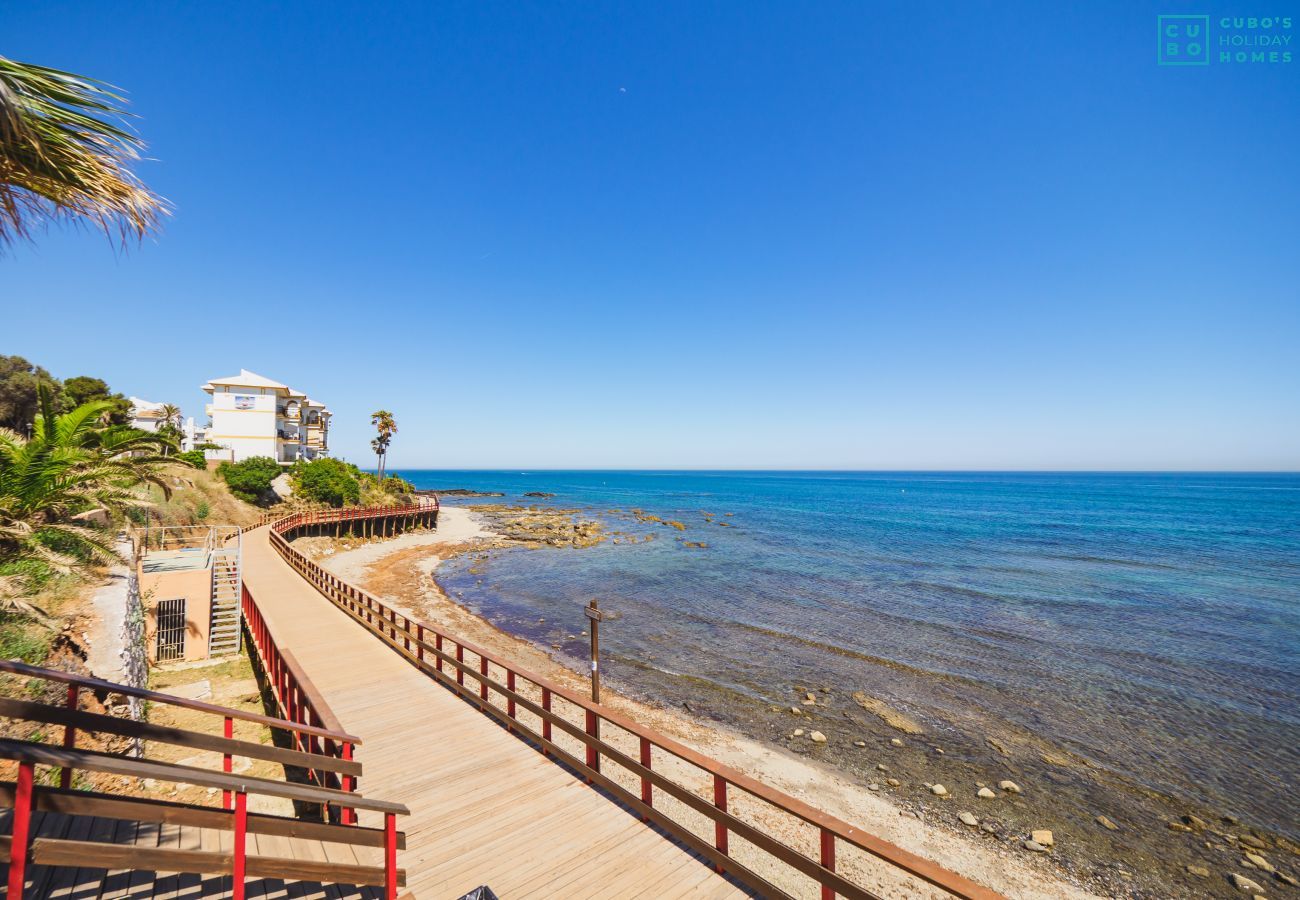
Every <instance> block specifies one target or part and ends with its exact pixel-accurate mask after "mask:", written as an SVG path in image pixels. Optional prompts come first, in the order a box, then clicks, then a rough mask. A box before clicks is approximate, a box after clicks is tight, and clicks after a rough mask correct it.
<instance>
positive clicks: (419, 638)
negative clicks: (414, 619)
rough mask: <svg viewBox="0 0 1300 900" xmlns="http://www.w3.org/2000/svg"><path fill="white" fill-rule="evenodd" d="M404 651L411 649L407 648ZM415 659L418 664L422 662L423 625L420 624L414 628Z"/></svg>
mask: <svg viewBox="0 0 1300 900" xmlns="http://www.w3.org/2000/svg"><path fill="white" fill-rule="evenodd" d="M406 649H408V650H409V649H411V648H410V647H407V648H406ZM415 658H416V659H418V660H419V661H420V662H424V625H422V624H417V625H416V626H415Z"/></svg>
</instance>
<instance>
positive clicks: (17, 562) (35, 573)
mask: <svg viewBox="0 0 1300 900" xmlns="http://www.w3.org/2000/svg"><path fill="white" fill-rule="evenodd" d="M54 575H55V572H54V570H53V569H51V568H50V565H49V563H47V562H45V560H43V559H10V560H5V561H4V562H0V578H17V579H18V580H19V581H20V582H21V583H22V585H23V587H24V588H26V589H27V591H29V592H32V593H34V592H36V591H39V590H40V589H41V588H43V587H45V585H46V584H48V583H49V581H50V579H51V578H53V577H54Z"/></svg>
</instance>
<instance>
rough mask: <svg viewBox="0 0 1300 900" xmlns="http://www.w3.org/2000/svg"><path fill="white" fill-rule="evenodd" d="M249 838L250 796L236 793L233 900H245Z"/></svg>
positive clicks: (231, 886)
mask: <svg viewBox="0 0 1300 900" xmlns="http://www.w3.org/2000/svg"><path fill="white" fill-rule="evenodd" d="M247 837H248V795H247V794H245V793H244V792H243V791H238V792H236V793H235V864H234V869H233V871H232V872H231V876H230V882H231V884H230V897H231V900H244V864H245V856H246V854H247V852H248V851H247V849H246V847H245V846H244V845H245V844H246V843H247V840H246V839H247Z"/></svg>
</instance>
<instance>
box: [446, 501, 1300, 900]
mask: <svg viewBox="0 0 1300 900" xmlns="http://www.w3.org/2000/svg"><path fill="white" fill-rule="evenodd" d="M467 508H468V509H470V510H472V511H473V512H474V513H475V514H476V515H479V516H481V517H483V518H484V519H485V520H486V521H487V522H488V523H490V526H491V528H492V531H493V532H494V533H495V534H494V537H493V538H491V539H490V540H487V541H481V542H478V543H477V544H476V545H475V546H474V547H473V548H472V549H473V550H474V551H476V552H475V553H474V557H473V563H472V567H471V568H470V570H469V572H470V574H472V575H474V576H475V577H476V578H482V577H483V575H484V574H485V567H486V566H489V565H490V555H489V554H488V553H487V552H486V551H489V550H494V549H496V550H499V549H507V548H511V547H520V548H532V549H538V548H543V547H549V548H575V549H583V548H588V547H594V546H597V545H599V544H600V543H602V542H604V541H607V540H608V541H610V542H611V543H624V542H627V543H634V542H640V541H644V540H653V539H654V536H655V534H656V533H662V532H663V531H667V532H668V533H674V532H676V534H673V536H674V538H675V539H676V540H677V541H678V542H680V543H682V544H684V545H687V546H691V545H695V544H698V545H699V546H700V547H707V542H703V541H700V542H693V541H687V539H686V538H687V536H688V535H687V534H686V532H688V530H694V528H695V527H707V526H713V527H732V525H733V523H732V522H729V521H725V514H723V515H722V516H719V515H716V514H713V513H703V512H702V515H703V524H700V525H697V522H695V521H692V522H691V524H690V525H688V524H687V523H685V522H682V521H680V520H666V519H664V518H661V517H659V516H655V515H653V514H648V513H645V512H644V511H642V510H631V511H628V512H625V511H622V510H611V511H610V512H609V514H607V515H605V516H603V518H606V519H607V520H610V521H615V522H616V521H618V520H624V521H629V520H630V524H632V525H633V526H634V527H632V528H628V529H626V530H623V526H612V527H611V526H606V525H604V524H602V522H601V521H600V520H599V519H598V518H595V517H594V516H592V515H591V514H589V513H586V512H584V511H581V510H578V509H571V508H553V507H536V506H521V505H515V504H509V503H499V504H477V505H473V506H469V507H467ZM635 526H650V528H649V529H648V530H647V529H645V528H637V527H635ZM679 535H680V536H679ZM462 549H463V550H470V549H471V548H469V547H465V548H462ZM447 555H453V554H447ZM444 596H445V594H444ZM540 646H541V647H542V648H543V649H544V648H545V647H547V646H548V645H547V644H546V643H542V644H541V645H540ZM549 646H550V649H551V650H552V651H558V650H559V649H560V648H559V646H558V645H549ZM619 663H620V668H621V669H623V670H625V671H626V670H630V671H631V672H632V673H633V677H631V678H627V677H624V679H622V681H623V682H626V684H625V685H622V684H621V685H620V687H626V688H630V689H631V690H625V693H628V694H629V696H631V697H635V698H637V699H638V700H639V701H641V702H649V703H651V704H670V705H677V706H678V707H679V708H682V709H685V710H686V711H687V712H688V713H689V714H690V715H691V717H692V718H694V719H696V720H700V719H704V720H711V721H713V722H715V723H718V724H720V725H722V726H724V727H725V728H728V729H735V730H736V731H738V732H740V733H741V734H744V735H747V736H749V737H751V738H755V739H758V740H761V741H763V742H764V743H766V744H768V745H770V746H776V747H781V748H783V749H784V750H785V751H786V752H789V753H793V754H796V755H797V756H798V757H801V758H805V759H807V760H809V761H810V762H812V763H814V764H826V765H829V766H831V767H832V768H833V769H834V770H836V771H839V772H842V773H844V774H845V775H846V776H848V777H849V778H851V779H853V781H854V783H855V784H857V785H858V786H859V787H860V788H861V789H864V790H866V791H868V792H870V793H871V794H873V795H876V796H881V797H884V796H888V798H889V802H890V803H892V804H894V805H895V806H896V807H897V808H898V809H899V810H900V812H901V813H903V814H906V815H913V816H915V817H917V818H918V819H920V820H924V821H925V822H927V823H930V824H931V825H933V826H937V827H940V828H944V829H945V830H948V831H950V832H952V833H953V834H956V835H961V836H962V837H961V839H963V840H967V841H972V840H973V841H976V842H978V843H982V844H988V845H991V846H993V847H996V848H998V850H999V852H1003V853H1009V854H1013V855H1020V856H1023V857H1024V858H1025V859H1026V860H1034V861H1035V862H1037V864H1039V865H1044V864H1045V865H1047V866H1049V867H1050V868H1051V869H1053V870H1055V871H1056V872H1057V873H1059V874H1058V876H1057V877H1061V878H1064V879H1066V880H1068V881H1069V882H1072V883H1074V884H1077V885H1080V886H1086V887H1088V888H1090V889H1092V890H1095V891H1098V892H1100V893H1102V894H1103V895H1105V896H1112V897H1134V898H1157V897H1159V898H1163V897H1169V896H1180V897H1231V896H1240V895H1241V892H1242V891H1243V890H1254V889H1255V888H1259V889H1260V890H1255V893H1262V888H1263V887H1265V886H1267V887H1269V888H1270V890H1271V891H1273V892H1281V894H1282V895H1285V894H1287V893H1290V892H1292V891H1294V890H1295V885H1294V876H1293V875H1292V872H1293V871H1294V870H1295V868H1296V864H1297V862H1298V861H1300V849H1298V848H1296V847H1295V846H1294V845H1293V844H1291V843H1290V842H1288V841H1286V840H1285V839H1283V838H1280V837H1278V836H1276V835H1271V834H1265V833H1262V832H1259V831H1256V830H1252V829H1249V828H1247V827H1245V826H1243V825H1242V824H1241V823H1240V822H1238V821H1237V820H1236V819H1235V818H1234V817H1232V816H1231V815H1230V814H1216V813H1214V812H1213V811H1209V810H1199V809H1198V810H1192V809H1187V808H1186V807H1185V805H1181V806H1182V807H1183V809H1181V810H1179V809H1178V807H1179V806H1180V804H1178V803H1176V802H1175V801H1173V800H1171V799H1170V798H1163V797H1160V796H1158V795H1153V794H1151V793H1150V792H1143V791H1142V790H1141V789H1140V788H1137V787H1136V786H1135V785H1132V784H1129V783H1126V782H1124V781H1123V779H1118V778H1116V777H1114V776H1113V775H1111V774H1110V773H1106V772H1103V771H1098V770H1096V769H1095V767H1090V766H1089V765H1088V764H1087V763H1086V761H1084V760H1081V759H1077V758H1073V757H1072V756H1071V755H1070V754H1068V753H1066V752H1064V751H1062V750H1061V749H1060V748H1056V747H1052V746H1051V745H1049V744H1047V743H1045V742H1043V741H1041V740H1038V739H1036V737H1035V736H1034V735H1032V734H1025V733H1017V732H1015V731H1014V730H1003V729H996V730H994V731H992V732H989V731H980V730H979V729H978V728H972V727H971V725H972V722H973V721H974V720H976V719H978V718H979V717H977V716H974V715H972V717H971V718H972V722H963V723H960V724H961V726H962V727H954V723H944V722H934V721H927V720H926V719H925V718H923V717H919V716H917V715H914V714H912V713H911V712H909V711H907V710H902V709H898V708H896V707H895V706H893V705H891V704H890V703H888V702H887V701H886V700H884V699H882V698H879V697H874V696H871V695H869V694H867V693H865V692H864V691H862V690H852V689H850V688H848V687H842V686H840V685H836V684H833V683H832V684H821V683H817V682H812V683H792V684H791V685H790V686H789V694H788V697H787V698H785V699H784V705H782V703H783V701H782V699H781V698H777V697H770V698H769V701H768V702H756V701H755V700H754V697H753V696H752V695H750V696H746V695H741V694H739V693H728V692H725V691H723V692H719V691H718V690H717V686H716V685H712V684H709V685H703V684H699V683H694V682H693V681H692V680H691V679H685V678H680V677H679V678H666V677H665V676H664V673H662V672H659V671H657V670H654V669H653V667H651V666H642V667H641V668H638V667H637V666H636V665H635V664H634V661H630V660H626V659H621V660H619ZM980 727H985V726H983V725H981V726H980ZM1144 794H1145V795H1144ZM1125 796H1127V797H1129V798H1130V800H1129V801H1127V802H1126V801H1123V799H1122V798H1123V797H1125ZM1162 809H1163V810H1165V811H1166V812H1164V813H1163V814H1162V813H1160V812H1159V811H1160V810H1162ZM1247 883H1249V885H1248V886H1246V887H1243V885H1247Z"/></svg>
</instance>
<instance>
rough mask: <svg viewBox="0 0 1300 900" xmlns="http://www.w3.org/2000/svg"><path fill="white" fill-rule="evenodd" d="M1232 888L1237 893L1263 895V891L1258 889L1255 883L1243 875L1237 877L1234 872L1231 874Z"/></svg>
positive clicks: (1260, 888)
mask: <svg viewBox="0 0 1300 900" xmlns="http://www.w3.org/2000/svg"><path fill="white" fill-rule="evenodd" d="M1232 886H1233V887H1235V888H1236V889H1237V890H1239V891H1246V892H1248V893H1251V894H1262V893H1264V889H1263V888H1262V887H1260V886H1259V885H1258V884H1256V883H1255V882H1253V881H1251V880H1250V879H1249V878H1247V877H1246V876H1245V875H1238V874H1237V873H1236V872H1233V873H1232Z"/></svg>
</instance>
